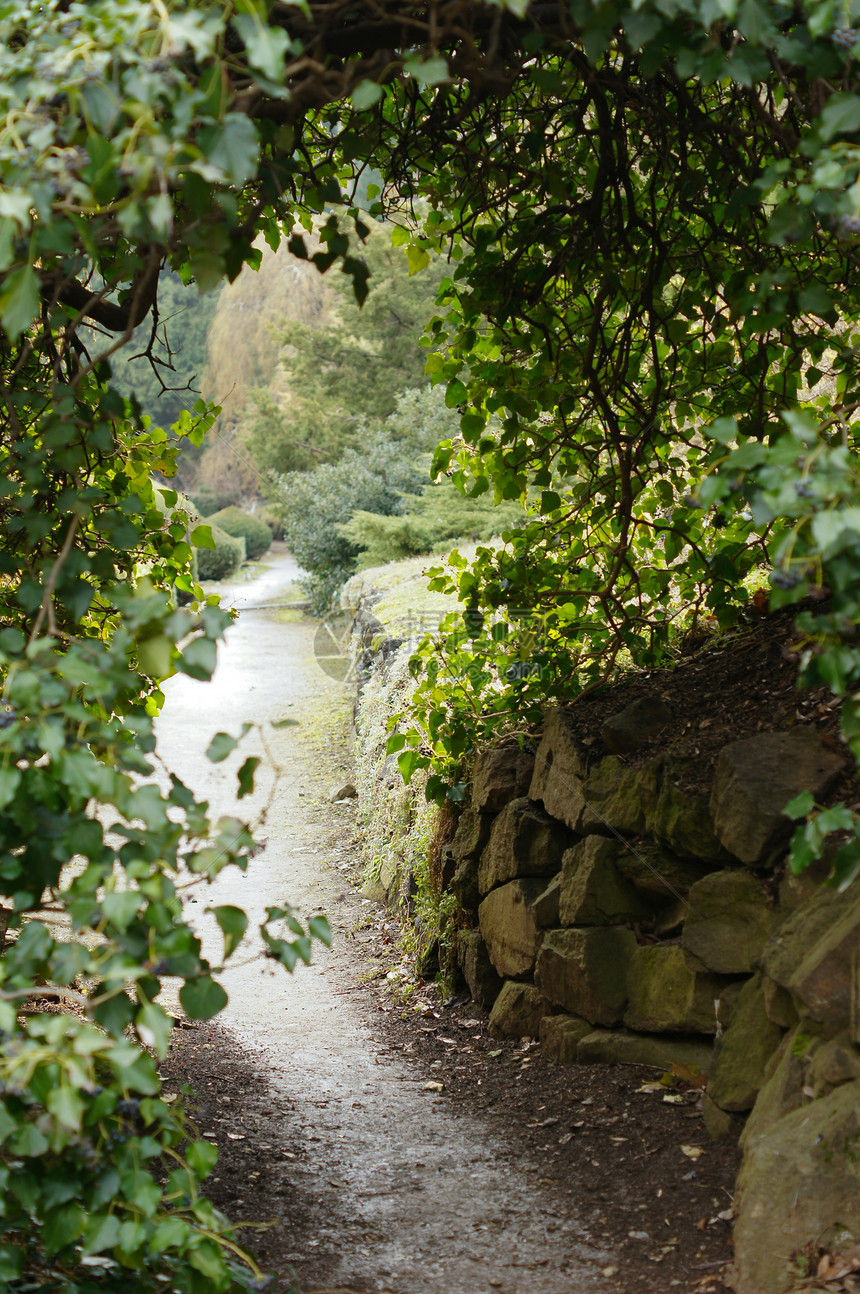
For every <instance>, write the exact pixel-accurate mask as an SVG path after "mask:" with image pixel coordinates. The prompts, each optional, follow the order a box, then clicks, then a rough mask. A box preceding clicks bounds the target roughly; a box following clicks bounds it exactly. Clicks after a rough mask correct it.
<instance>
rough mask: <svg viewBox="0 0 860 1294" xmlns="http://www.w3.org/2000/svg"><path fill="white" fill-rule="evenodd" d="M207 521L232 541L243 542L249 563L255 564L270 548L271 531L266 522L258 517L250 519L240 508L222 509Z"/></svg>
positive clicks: (248, 514)
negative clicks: (230, 536) (224, 532)
mask: <svg viewBox="0 0 860 1294" xmlns="http://www.w3.org/2000/svg"><path fill="white" fill-rule="evenodd" d="M209 520H210V521H212V522H214V524H215V525H216V526H218V527H219V528H220V529H221V530H225V531H226V532H227V534H228V535H232V536H233V538H234V539H244V540H245V553H246V556H247V558H248V561H249V562H255V561H256V560H257V558H258V557H262V556H263V553H265V552H267V551H268V549H269V548H271V546H272V531H271V529H270V528H269V526H268V524H267V522H265V521H263V520H261V519H260V518H259V517H252V516H251V514H250V513H249V512H243V511H242V509H241V508H236V507H232V508H222V510H221V511H220V512H216V513H215V515H214V516H213V517H210V518H209Z"/></svg>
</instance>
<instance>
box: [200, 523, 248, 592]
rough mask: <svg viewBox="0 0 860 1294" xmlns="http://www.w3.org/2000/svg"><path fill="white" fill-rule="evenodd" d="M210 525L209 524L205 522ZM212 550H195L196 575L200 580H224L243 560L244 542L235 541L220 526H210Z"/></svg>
mask: <svg viewBox="0 0 860 1294" xmlns="http://www.w3.org/2000/svg"><path fill="white" fill-rule="evenodd" d="M206 524H207V525H211V522H207V523H206ZM212 538H213V539H214V540H215V547H214V548H197V549H195V552H196V553H197V575H198V578H199V579H201V580H226V579H227V577H228V576H229V575H232V574H233V572H234V571H236V570H238V569H239V567H240V566H241V565H242V563H243V562H244V560H245V540H244V539H242V538H239V539H235V538H234V537H233V536H232V535H228V534H227V532H226V530H222V529H221V527H220V526H215V525H212Z"/></svg>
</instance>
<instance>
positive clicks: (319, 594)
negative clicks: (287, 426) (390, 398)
mask: <svg viewBox="0 0 860 1294" xmlns="http://www.w3.org/2000/svg"><path fill="white" fill-rule="evenodd" d="M426 479H427V467H426V465H425V463H421V462H416V460H415V455H414V454H413V455H411V456H404V448H403V444H402V443H401V442H399V441H392V440H390V439H389V438H388V437H386V436H385V435H382V434H376V435H375V436H372V437H371V438H370V439H369V440H368V442H367V443H366V445H365V446H364V448H363V449H362V451H361V453H359V452H358V451H357V450H353V449H349V450H347V451H346V453H345V454H344V455H343V457H342V458H341V459H340V461H339V462H337V463H324V464H323V465H322V466H321V467H318V468H317V469H316V471H315V472H288V473H287V474H286V475H285V476H282V477H280V479H279V489H278V494H279V496H280V500H281V510H282V516H283V518H284V538H285V540H286V542H287V547H288V548H289V549H290V552H291V553H292V554H293V556H294V557H295V559H296V561H297V562H298V563H299V566H301V568H302V570H303V571H306V572H307V576H308V578H304V579H302V587H303V588H304V589H305V590H306V592H307V593H308V594H309V596H310V599H311V607H312V610H313V611H314V613H315V614H317V615H324V614H325V613H326V611H327V610H328V609H329V607H330V605H331V602H332V599H333V597H334V595H335V594H336V593H337V590H338V589H339V588H340V586H341V584H343V583H344V582H345V581H346V580H347V579H348V578H349V576H350V575H351V574H352V573H353V571H354V570H355V559H356V555H357V553H358V548H357V546H356V545H355V544H354V543H353V542H352V540H350V539H348V538H347V537H346V536H344V535H343V534H342V533H341V530H340V523H341V522H343V521H347V520H348V519H349V518H350V517H351V516H352V515H353V514H354V513H355V512H357V511H359V510H360V509H363V510H365V511H367V512H379V513H392V512H397V511H398V510H399V506H400V499H401V495H402V494H403V492H404V491H414V490H415V489H418V488H420V486H421V485H422V484H423V482H424V481H425V480H426Z"/></svg>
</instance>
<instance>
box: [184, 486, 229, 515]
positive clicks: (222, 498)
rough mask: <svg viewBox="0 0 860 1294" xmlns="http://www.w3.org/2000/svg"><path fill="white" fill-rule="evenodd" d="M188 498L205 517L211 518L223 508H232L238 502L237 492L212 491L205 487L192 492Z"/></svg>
mask: <svg viewBox="0 0 860 1294" xmlns="http://www.w3.org/2000/svg"><path fill="white" fill-rule="evenodd" d="M188 498H189V499H190V500H191V502H192V503H193V504H194V506H195V508H196V509H197V511H198V512H199V513H200V515H201V516H203V517H210V516H212V514H213V513H215V512H219V511H220V510H221V509H223V508H230V507H232V506H233V505H234V504H236V503H237V502H238V500H237V497H236V492H235V490H211V489H208V488H207V487H206V486H205V485H204V486H200V487H199V488H195V489H193V490H190V491H189V493H188Z"/></svg>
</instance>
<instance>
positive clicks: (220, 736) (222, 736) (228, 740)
mask: <svg viewBox="0 0 860 1294" xmlns="http://www.w3.org/2000/svg"><path fill="white" fill-rule="evenodd" d="M238 745H239V742H238V740H237V738H236V737H231V736H230V734H229V732H216V733H215V736H214V737H213V738H212V740H211V741H210V743H209V745H208V747H207V749H206V758H207V759H208V760H209V762H210V763H212V764H220V763H223V761H224V760H225V759H226V758H227V756H228V755H232V753H233V751H234V750H235V749H236V747H237V746H238Z"/></svg>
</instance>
